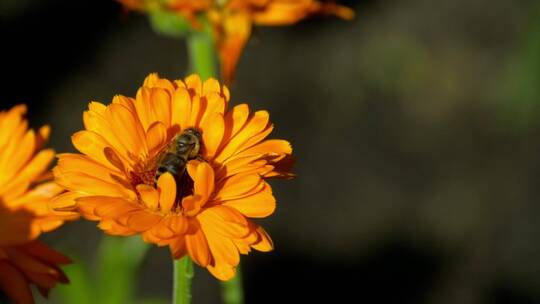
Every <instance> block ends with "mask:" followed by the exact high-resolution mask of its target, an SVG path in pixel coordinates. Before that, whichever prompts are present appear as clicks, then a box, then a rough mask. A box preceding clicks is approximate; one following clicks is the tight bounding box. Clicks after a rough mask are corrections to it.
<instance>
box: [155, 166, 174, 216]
mask: <svg viewBox="0 0 540 304" xmlns="http://www.w3.org/2000/svg"><path fill="white" fill-rule="evenodd" d="M157 188H158V192H159V206H160V209H161V212H163V213H167V212H169V211H171V208H172V207H173V205H174V202H175V200H176V181H175V180H174V177H173V176H172V174H170V173H169V172H165V173H164V174H162V175H161V176H160V177H159V179H158V181H157Z"/></svg>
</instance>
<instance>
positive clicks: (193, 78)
mask: <svg viewBox="0 0 540 304" xmlns="http://www.w3.org/2000/svg"><path fill="white" fill-rule="evenodd" d="M184 83H185V84H186V87H187V88H188V89H189V90H193V91H194V92H195V94H196V95H201V92H202V82H201V77H199V75H197V74H191V75H189V76H188V77H186V78H185V79H184Z"/></svg>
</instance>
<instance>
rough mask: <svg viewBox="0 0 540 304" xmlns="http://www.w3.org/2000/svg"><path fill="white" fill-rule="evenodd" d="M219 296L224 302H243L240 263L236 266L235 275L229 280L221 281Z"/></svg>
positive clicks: (230, 303)
mask: <svg viewBox="0 0 540 304" xmlns="http://www.w3.org/2000/svg"><path fill="white" fill-rule="evenodd" d="M221 296H222V297H223V303H225V304H243V303H244V289H243V286H242V271H241V269H240V265H238V268H236V276H234V278H232V279H231V280H229V281H226V282H221Z"/></svg>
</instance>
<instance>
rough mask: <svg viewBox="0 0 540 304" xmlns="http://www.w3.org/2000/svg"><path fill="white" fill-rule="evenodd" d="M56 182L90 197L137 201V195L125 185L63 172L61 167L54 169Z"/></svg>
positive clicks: (77, 173) (86, 175)
mask: <svg viewBox="0 0 540 304" xmlns="http://www.w3.org/2000/svg"><path fill="white" fill-rule="evenodd" d="M53 172H54V176H55V181H56V182H57V183H58V184H59V185H61V186H63V187H65V188H67V189H69V190H73V191H77V192H79V193H85V194H89V195H105V196H117V197H125V198H129V199H135V198H136V195H135V193H134V192H133V191H131V190H130V189H127V188H125V187H124V185H120V184H115V183H111V182H108V181H104V180H101V179H99V178H96V177H94V176H90V175H88V174H85V173H80V172H62V171H61V170H60V167H55V168H54V169H53Z"/></svg>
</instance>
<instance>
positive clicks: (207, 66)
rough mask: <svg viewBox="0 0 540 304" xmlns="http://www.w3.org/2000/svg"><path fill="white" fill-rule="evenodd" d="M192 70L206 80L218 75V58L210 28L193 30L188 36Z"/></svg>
mask: <svg viewBox="0 0 540 304" xmlns="http://www.w3.org/2000/svg"><path fill="white" fill-rule="evenodd" d="M187 46H188V54H189V60H190V64H191V71H192V72H194V73H197V74H199V75H200V76H201V78H202V79H203V80H204V79H206V78H209V77H216V58H215V54H216V52H215V48H214V42H213V40H212V33H210V32H209V31H208V30H202V31H193V32H192V33H191V34H190V35H189V36H188V38H187Z"/></svg>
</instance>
